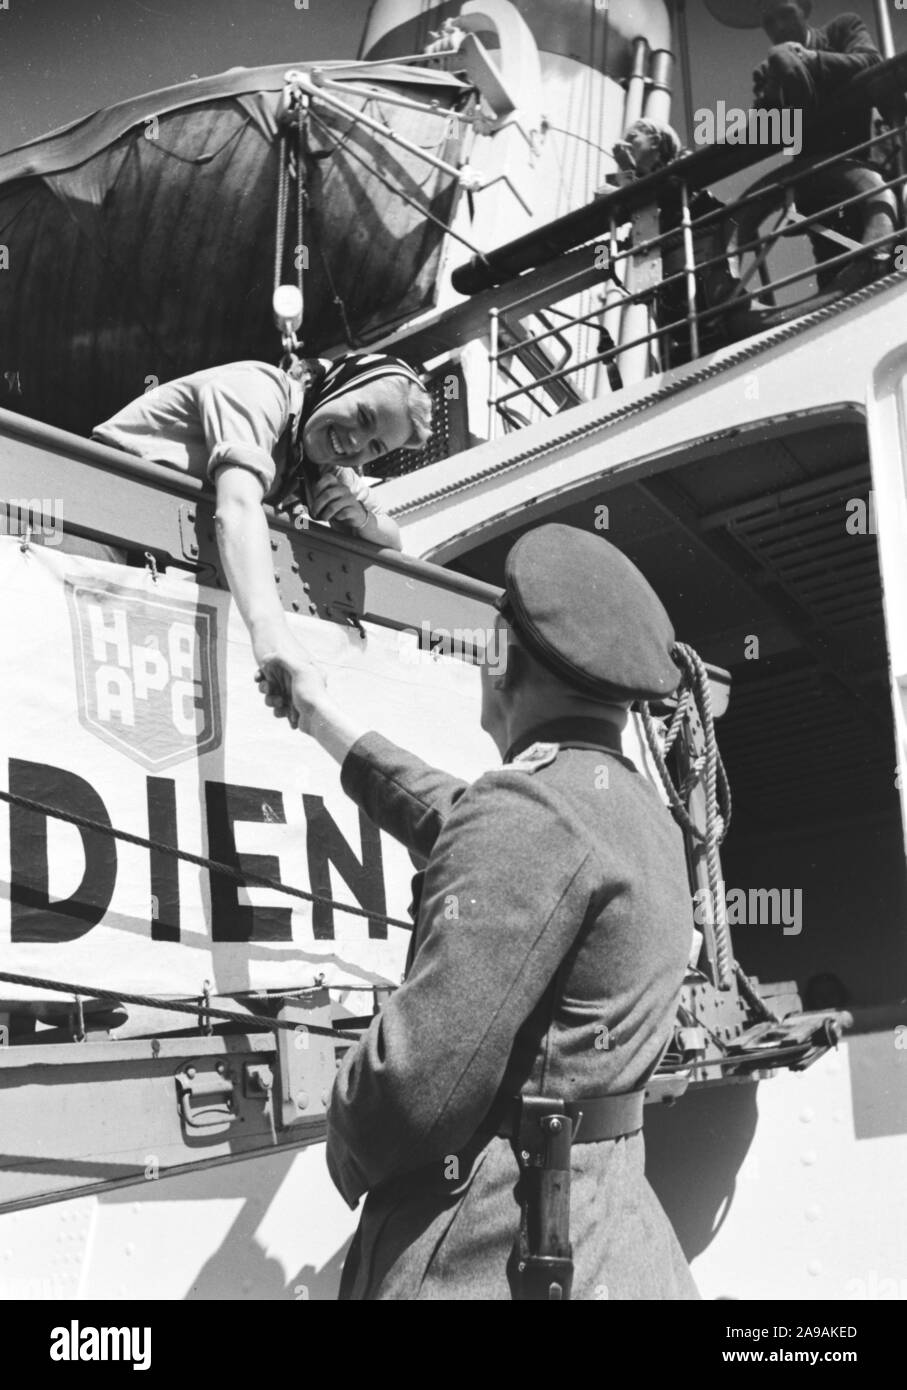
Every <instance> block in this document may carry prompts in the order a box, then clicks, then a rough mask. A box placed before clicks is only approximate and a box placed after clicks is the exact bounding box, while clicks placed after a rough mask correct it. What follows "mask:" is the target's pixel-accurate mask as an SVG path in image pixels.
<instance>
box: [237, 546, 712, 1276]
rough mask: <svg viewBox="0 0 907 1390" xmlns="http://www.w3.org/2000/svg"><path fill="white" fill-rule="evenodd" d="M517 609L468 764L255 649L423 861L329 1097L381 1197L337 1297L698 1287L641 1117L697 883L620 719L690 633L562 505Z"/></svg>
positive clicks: (355, 790) (265, 687) (508, 608)
mask: <svg viewBox="0 0 907 1390" xmlns="http://www.w3.org/2000/svg"><path fill="white" fill-rule="evenodd" d="M498 621H499V624H500V625H501V627H502V629H503V634H502V635H503V638H504V640H505V641H506V643H507V660H506V663H505V664H504V669H503V670H501V668H500V665H499V666H498V667H497V668H496V669H495V670H492V669H491V668H490V667H487V666H486V667H483V669H482V716H481V719H482V727H483V728H484V729H485V730H486V731H487V732H488V733H489V734H490V735H491V737H492V738H493V740H494V742H495V743H496V745H497V747H498V749H499V750H500V752H501V754H502V758H503V766H502V767H501V768H499V769H497V770H495V771H492V772H488V773H486V774H485V775H484V776H482V777H480V778H479V779H478V781H476V782H474V783H473V784H471V785H470V784H468V783H465V782H462V781H459V780H458V779H457V778H455V777H451V776H449V775H448V774H446V773H444V772H440V771H438V770H437V769H435V768H432V767H430V766H428V765H427V764H426V763H424V762H423V761H422V760H421V759H419V758H417V757H415V756H413V755H412V754H410V753H408V752H406V751H405V750H404V749H402V748H399V747H397V746H395V745H394V744H393V743H391V742H389V741H388V740H387V739H385V738H383V737H382V736H381V735H380V734H378V733H375V732H366V731H364V730H363V729H361V728H360V727H358V726H357V725H356V724H355V723H354V722H353V721H352V720H350V719H349V717H348V716H347V715H346V714H344V713H343V712H342V711H341V710H339V709H338V708H337V706H336V704H335V703H334V702H333V701H332V699H331V698H330V696H329V694H328V691H327V688H326V685H325V682H324V679H323V677H322V676H321V674H320V672H319V670H318V668H317V667H316V666H315V665H314V664H313V665H311V666H310V667H308V668H298V669H297V670H295V671H293V672H291V673H288V672H287V671H286V670H279V671H271V670H270V669H269V668H268V666H267V664H266V666H265V667H264V668H263V669H262V671H261V672H260V673H259V682H260V688H261V689H262V691H263V693H264V694H265V696H266V699H267V701H268V703H269V704H270V705H271V706H272V708H274V710H275V713H277V714H284V715H287V716H288V717H289V718H290V721H291V723H293V724H294V725H296V726H298V727H301V728H302V729H303V730H304V731H305V732H307V733H309V734H310V735H312V736H313V737H314V738H316V739H317V740H318V741H319V742H320V743H321V744H322V745H323V747H324V748H325V749H326V750H327V751H328V752H329V753H330V754H331V755H332V756H334V757H335V758H336V759H337V761H339V762H340V763H341V766H342V773H341V776H342V783H343V787H344V789H345V791H346V792H347V794H348V795H349V796H350V797H352V799H353V800H354V801H355V802H356V803H357V804H358V805H359V806H360V807H362V808H363V809H364V810H365V811H366V813H367V814H368V815H369V816H370V817H371V818H372V820H373V821H374V822H375V823H376V824H377V825H378V826H380V827H381V828H382V829H383V830H386V831H387V832H388V833H390V834H391V835H393V836H395V837H396V838H397V839H398V840H400V841H402V843H403V844H404V845H405V846H407V848H408V849H409V850H410V852H411V854H412V855H413V856H414V858H415V860H416V862H417V863H418V862H421V863H423V864H424V866H425V867H424V878H423V881H422V884H421V890H420V893H419V895H418V896H419V902H418V909H417V915H416V924H415V943H414V952H413V956H412V961H411V965H410V968H409V971H408V974H407V976H406V979H405V981H404V983H403V984H402V985H401V987H400V988H399V989H398V990H397V991H396V992H395V993H394V994H393V995H392V996H391V998H390V999H389V1001H388V1002H387V1003H386V1004H385V1006H384V1008H383V1009H382V1010H381V1012H380V1013H379V1014H378V1015H377V1016H376V1017H375V1019H374V1020H373V1022H372V1023H371V1026H370V1027H369V1028H368V1030H367V1031H366V1032H365V1034H364V1036H363V1037H362V1039H361V1041H360V1042H359V1043H358V1044H357V1045H355V1046H353V1047H352V1048H351V1049H350V1050H349V1052H348V1053H347V1054H346V1056H345V1058H344V1060H343V1063H342V1065H341V1067H340V1070H339V1073H338V1076H337V1080H336V1084H335V1086H334V1091H333V1096H332V1099H331V1105H330V1112H329V1120H328V1148H327V1157H328V1165H329V1169H330V1172H331V1176H332V1178H333V1180H334V1182H335V1184H336V1186H337V1188H338V1189H339V1191H340V1192H341V1194H342V1195H343V1197H344V1199H345V1200H346V1201H347V1202H348V1203H349V1205H350V1206H351V1207H356V1206H357V1205H358V1203H359V1202H360V1200H361V1199H362V1198H363V1197H364V1198H365V1203H364V1207H363V1210H362V1215H361V1220H360V1224H359V1229H358V1231H357V1234H356V1237H355V1240H354V1243H353V1247H352V1249H351V1251H350V1254H349V1256H348V1258H347V1261H346V1266H345V1269H344V1276H343V1283H342V1288H341V1295H340V1296H341V1298H346V1299H355V1300H360V1299H367V1300H379V1299H380V1300H383V1299H475V1300H508V1299H513V1298H516V1299H531V1300H558V1299H565V1298H569V1297H573V1298H578V1299H606V1298H608V1299H679V1298H696V1297H698V1295H697V1292H696V1289H695V1285H694V1284H693V1281H692V1278H691V1275H690V1271H689V1268H688V1266H687V1263H686V1260H685V1259H684V1256H683V1254H682V1252H681V1250H680V1247H679V1245H678V1242H677V1239H676V1237H675V1235H674V1232H673V1230H672V1229H671V1226H670V1224H669V1222H668V1219H667V1217H666V1216H665V1213H664V1211H663V1210H662V1208H661V1206H660V1205H659V1203H658V1200H657V1198H656V1197H655V1194H654V1193H653V1191H652V1189H651V1188H650V1186H649V1185H648V1183H647V1181H646V1178H645V1174H644V1171H643V1163H644V1148H643V1136H642V1097H643V1090H644V1087H645V1084H646V1082H647V1080H648V1078H649V1077H650V1076H651V1074H652V1072H653V1071H654V1069H655V1067H656V1066H657V1064H658V1061H659V1059H660V1057H661V1054H662V1052H663V1050H664V1047H665V1045H666V1043H667V1041H668V1038H669V1035H670V1031H671V1026H672V1023H673V1019H674V1014H675V1009H676V1004H677V996H678V992H679V988H680V984H681V981H682V978H683V974H684V968H685V964H686V961H687V956H688V952H689V947H690V938H691V907H690V890H689V886H688V881H687V874H686V866H685V858H684V850H683V843H682V837H681V833H680V831H679V830H678V828H677V826H676V825H675V823H674V821H673V819H672V817H671V815H670V813H669V812H668V810H667V809H666V808H665V807H664V805H663V804H662V802H661V800H660V798H659V796H658V795H657V794H656V792H655V790H654V788H653V787H652V786H651V785H650V783H649V782H648V781H647V780H646V779H645V778H644V777H642V776H641V775H640V774H639V773H638V772H637V770H636V768H635V766H634V765H633V763H632V762H631V761H630V760H629V759H627V758H625V757H624V756H623V755H622V753H621V738H620V734H621V729H622V727H623V726H624V725H625V723H626V720H627V717H628V716H627V711H628V708H629V705H630V704H631V703H632V702H633V701H634V700H637V699H645V698H653V697H656V696H661V695H665V694H668V693H670V692H671V691H672V690H673V689H674V688H675V687H676V685H677V683H678V681H679V672H678V670H677V667H676V666H675V665H674V663H673V661H672V659H671V649H672V646H673V641H674V634H673V631H672V628H671V624H670V622H669V619H668V616H667V614H666V613H665V611H664V609H663V607H662V605H661V603H660V602H659V600H658V598H657V597H656V595H655V593H654V592H653V590H652V589H651V588H650V586H649V584H648V583H647V581H646V580H645V579H644V578H643V576H642V574H640V572H639V571H638V570H637V569H636V567H635V566H634V565H632V564H631V563H630V561H629V560H627V559H626V557H625V556H623V555H622V554H621V553H620V551H618V550H617V549H616V548H615V547H614V546H612V545H611V544H610V543H609V542H607V541H605V540H604V539H602V538H601V537H599V536H598V535H594V534H591V533H587V532H583V531H580V530H577V529H575V528H573V527H569V526H563V525H545V526H541V527H539V528H537V529H536V530H533V531H531V532H529V533H527V534H526V535H524V536H523V537H521V538H520V540H518V541H517V542H516V544H515V545H514V546H513V547H512V549H511V551H510V553H509V556H508V559H507V565H506V587H505V596H504V599H503V600H502V603H501V613H500V616H499V619H498ZM287 689H291V690H292V699H293V706H292V708H290V707H288V706H287V705H286V704H284V703H283V701H284V698H285V697H284V695H283V692H284V691H286V690H287ZM571 1141H572V1143H571ZM571 1187H572V1192H571ZM568 1212H569V1229H568Z"/></svg>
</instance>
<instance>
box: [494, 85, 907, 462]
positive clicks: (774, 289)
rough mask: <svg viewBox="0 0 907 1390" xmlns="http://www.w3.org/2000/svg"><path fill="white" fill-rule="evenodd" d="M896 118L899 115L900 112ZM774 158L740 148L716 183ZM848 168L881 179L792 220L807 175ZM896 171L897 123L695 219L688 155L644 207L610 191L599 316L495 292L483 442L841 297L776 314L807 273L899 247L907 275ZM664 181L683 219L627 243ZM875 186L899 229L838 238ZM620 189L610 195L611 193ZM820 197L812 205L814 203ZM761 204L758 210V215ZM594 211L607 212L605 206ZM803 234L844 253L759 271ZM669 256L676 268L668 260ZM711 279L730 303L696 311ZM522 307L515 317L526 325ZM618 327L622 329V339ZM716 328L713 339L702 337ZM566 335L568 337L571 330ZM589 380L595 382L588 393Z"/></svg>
mask: <svg viewBox="0 0 907 1390" xmlns="http://www.w3.org/2000/svg"><path fill="white" fill-rule="evenodd" d="M897 67H898V70H900V69H901V67H903V61H899V62H898V64H897ZM900 114H903V107H902V108H901V111H900V112H899V115H900ZM780 152H781V151H780V147H778V146H772V147H763V148H762V150H761V151H760V152H754V150H753V148H752V147H741V155H742V157H741V158H740V160H739V164H738V167H737V168H736V169H735V168H734V162H735V161H734V160H733V156H731V158H730V160H729V159H728V157H727V155H726V154H725V153H724V152H722V166H723V167H721V171H720V175H719V179H720V180H723V179H726V178H728V177H730V176H732V175H734V174H737V175H739V173H740V172H741V171H742V170H744V169H746V168H749V167H751V166H753V165H754V164H757V163H758V162H760V161H766V160H768V159H771V158H776V157H777V156H778V154H779V153H780ZM754 155H755V157H754ZM880 156H881V158H880ZM845 161H854V162H856V163H857V164H860V165H863V166H864V167H869V168H871V169H873V170H874V171H875V172H876V174H878V175H879V179H878V182H876V183H874V184H873V186H872V187H870V188H867V189H865V190H862V191H859V192H857V193H855V194H852V195H850V196H845V197H840V198H838V199H837V200H835V201H828V202H824V200H823V203H824V205H823V206H822V207H821V208H820V209H818V210H817V211H814V212H811V213H809V214H808V215H803V214H801V213H799V212H798V211H797V209H796V197H797V190H798V189H799V188H801V187H802V186H803V185H804V184H807V183H808V182H809V181H810V180H813V179H815V178H816V176H817V174H819V173H822V172H825V171H828V170H834V169H835V168H837V167H840V166H843V165H844V163H845ZM697 165H698V166H699V167H698V168H697V167H696V166H697ZM905 169H907V121H905V122H903V123H900V124H894V123H890V124H888V125H886V127H885V128H884V129H883V130H882V131H881V133H878V134H876V135H874V136H872V137H871V138H869V139H867V140H864V141H861V142H860V143H858V144H856V145H854V146H852V147H850V148H848V149H846V150H842V151H837V152H835V153H834V154H833V155H830V156H828V157H826V158H823V159H810V160H808V161H807V160H805V159H801V160H798V161H796V163H795V164H794V167H792V168H790V169H788V170H785V169H784V168H783V167H782V168H779V169H776V170H773V171H771V172H770V173H769V175H768V176H765V177H763V178H761V179H759V180H758V181H757V183H756V184H755V185H754V186H753V187H751V188H750V189H748V190H747V191H746V192H745V193H743V194H741V195H739V196H736V197H733V198H731V199H729V200H728V201H727V202H722V204H721V205H720V206H718V207H715V208H712V209H710V210H708V211H706V212H705V213H703V214H702V215H700V216H693V215H692V214H691V206H692V205H693V203H694V200H695V196H696V194H697V193H698V192H700V191H702V190H703V189H704V188H705V186H706V181H708V182H712V180H707V177H706V178H704V177H703V171H702V161H701V159H700V158H699V156H697V155H693V156H690V157H688V158H686V159H684V160H681V161H678V163H677V165H675V166H669V167H668V169H666V170H664V171H662V172H661V174H660V175H656V176H650V178H648V179H647V180H645V183H646V184H647V185H649V186H650V191H648V197H647V199H646V200H645V202H642V203H641V202H640V201H639V200H638V199H634V200H633V201H634V203H635V206H633V207H632V208H630V207H628V206H627V205H626V200H625V199H621V197H620V196H615V195H613V194H612V195H609V196H608V197H607V198H605V199H603V200H602V201H603V202H607V203H610V202H612V201H613V202H614V203H615V204H616V206H615V209H614V211H613V212H610V215H607V214H606V217H605V218H603V219H602V222H603V224H604V225H606V226H607V233H606V236H605V237H604V238H602V236H601V235H599V237H598V239H597V240H595V241H594V242H589V243H588V244H587V247H586V249H587V250H588V253H589V255H590V257H591V256H593V255H599V256H601V255H602V252H603V250H605V251H606V252H607V256H606V258H605V257H603V259H602V265H603V273H602V283H603V284H604V286H605V293H604V295H601V285H599V295H600V298H601V299H602V300H603V302H602V304H601V307H599V308H596V307H595V306H594V304H593V305H592V306H591V307H590V301H589V296H588V292H586V293H585V294H584V295H583V296H582V298H581V299H580V300H579V301H578V300H577V297H576V296H575V295H574V297H573V299H572V303H571V301H570V300H569V299H568V300H567V301H565V300H564V299H563V297H562V296H561V297H560V298H559V299H553V300H552V302H551V303H547V304H545V305H544V306H543V309H540V307H539V304H538V293H537V291H535V290H533V287H532V281H533V273H532V272H531V271H530V272H529V273H528V274H526V275H521V276H519V277H518V279H517V280H516V281H513V280H512V281H511V283H510V292H509V293H508V294H507V295H502V296H501V299H502V302H503V304H504V307H498V306H494V307H491V308H490V310H489V312H488V345H489V380H488V434H489V437H491V438H494V437H495V435H496V433H497V431H498V428H499V423H500V422H503V424H504V427H505V428H506V429H508V430H510V429H514V428H519V427H521V426H522V425H525V424H529V423H531V422H532V421H533V420H534V419H538V418H539V417H540V416H542V415H551V414H555V413H558V412H559V411H561V410H564V409H567V408H569V406H570V405H572V404H575V403H577V402H579V401H582V400H586V399H590V398H591V397H592V396H593V395H596V394H600V393H601V391H602V390H603V389H604V390H608V389H610V390H615V389H620V388H621V387H622V386H623V385H629V384H631V383H632V382H634V381H638V380H641V379H644V378H646V377H649V376H652V375H654V374H657V373H660V372H662V371H664V370H666V369H669V368H671V367H673V366H678V365H683V364H684V363H686V362H688V361H690V360H694V359H696V358H699V357H701V356H702V355H704V353H706V352H711V351H713V350H714V348H715V347H716V346H726V345H727V344H728V343H730V342H739V341H742V340H743V339H745V338H748V337H752V336H754V335H755V334H757V333H760V332H762V331H764V330H765V329H768V328H771V327H774V326H776V325H777V323H779V322H788V321H790V320H791V319H792V318H795V317H798V316H800V315H802V314H806V313H809V312H810V310H811V309H813V308H816V307H818V306H819V305H821V304H824V303H827V302H828V301H829V299H830V298H835V297H837V294H838V291H836V290H835V288H834V286H832V287H831V288H830V289H825V290H822V289H817V288H815V287H812V288H811V289H810V293H809V294H808V296H807V297H805V298H801V299H799V300H796V301H795V302H793V303H790V302H788V303H786V304H781V305H780V306H779V303H778V298H777V296H778V294H779V292H789V291H790V290H791V288H792V287H794V286H797V285H800V284H803V282H805V281H810V280H812V279H813V278H814V277H816V276H817V274H820V275H821V278H822V281H823V282H826V281H827V277H829V276H830V275H833V274H834V275H836V274H837V273H838V272H840V271H841V270H843V269H844V268H845V267H846V266H848V265H850V264H852V263H855V262H857V261H865V260H866V259H867V258H869V257H871V256H872V254H873V252H878V251H884V250H887V251H888V252H889V253H890V252H892V251H893V250H895V248H896V247H897V245H898V243H901V244H902V246H903V249H904V256H905V266H904V267H900V266H898V267H897V268H899V269H901V268H907V232H905V223H907V209H905V192H907V190H905V184H907V173H905V172H904V170H905ZM714 181H715V182H717V181H719V180H714ZM641 182H642V181H641ZM668 184H673V196H674V197H675V199H676V204H677V205H679V210H680V216H679V220H678V221H675V222H674V223H673V224H672V225H671V226H670V227H668V228H667V229H666V230H660V231H658V232H657V234H655V235H651V236H642V237H639V238H635V237H634V235H633V233H634V231H636V229H638V228H639V227H640V226H644V225H645V224H646V222H647V221H648V222H649V224H650V225H654V226H658V225H659V223H658V210H659V206H660V205H661V202H662V199H663V197H664V194H665V192H666V188H667V185H668ZM884 190H890V192H891V193H892V194H893V195H894V201H895V207H896V209H897V213H896V218H895V225H894V226H893V228H892V230H891V231H890V232H887V233H886V234H884V235H881V236H878V237H875V238H873V239H872V240H870V241H866V242H863V241H862V240H857V239H856V237H855V236H853V235H850V234H846V233H844V232H842V231H840V230H839V229H838V228H836V226H835V222H836V221H837V219H838V218H839V217H840V215H841V214H845V215H847V214H848V213H852V210H853V209H858V208H859V207H860V206H861V205H863V204H867V203H869V202H873V201H875V202H877V201H878V200H879V198H880V196H881V195H882V193H883V191H884ZM626 191H627V190H617V194H618V195H620V194H623V193H625V192H626ZM642 191H643V190H641V189H640V192H642ZM816 201H817V199H816V197H815V196H814V197H813V199H812V202H813V206H815V203H816ZM760 208H762V209H764V212H763V213H762V215H761V216H760V215H759V213H760ZM602 211H603V212H606V210H605V209H604V208H603V209H602ZM773 214H780V217H779V220H778V222H777V223H776V224H775V225H774V226H772V227H771V228H770V229H768V230H767V231H764V232H762V231H759V225H760V223H761V222H763V221H765V220H766V218H768V217H771V216H772V215H773ZM628 221H629V222H630V229H629V232H628V230H627V224H628ZM748 223H749V224H750V228H751V230H755V232H756V234H755V235H747V236H746V237H745V239H741V238H740V229H741V228H746V227H747V224H748ZM808 234H811V235H812V236H815V237H816V238H817V239H819V238H821V240H823V241H824V242H825V243H826V244H828V243H831V244H832V245H839V246H842V247H843V249H842V250H841V251H839V252H837V254H834V255H828V256H826V257H825V258H824V259H822V260H821V261H818V262H817V261H816V260H815V259H813V257H812V256H811V255H808V256H807V257H805V261H806V263H805V264H801V265H794V266H793V268H790V267H789V266H784V267H781V269H780V273H776V274H775V275H774V276H773V275H772V273H771V271H770V269H769V267H768V265H767V260H768V257H769V255H770V254H771V252H772V250H773V248H774V247H776V246H777V245H779V244H780V243H786V244H789V241H790V238H791V237H797V238H800V237H805V236H807V235H808ZM708 235H710V237H711V241H712V246H711V248H709V250H707V251H706V253H705V254H703V253H702V247H701V245H700V246H697V242H702V241H705V240H707V239H708ZM716 242H717V244H718V250H717V251H716V250H715V243H716ZM749 256H752V258H753V260H752V263H751V264H749V265H747V266H746V267H744V261H745V258H747V257H749ZM669 257H670V261H671V262H672V264H669ZM889 259H890V257H889ZM735 262H736V273H735V264H734V263H735ZM673 266H676V267H677V268H676V269H675V268H673ZM710 271H711V272H717V273H725V277H726V283H727V285H728V286H729V287H730V293H729V294H727V295H726V296H725V297H724V298H722V299H721V300H720V301H719V302H717V303H708V302H704V290H703V277H704V275H705V274H707V273H708V272H710ZM757 276H758V282H759V283H758V287H757V294H758V297H759V301H760V302H759V303H758V306H757V307H755V308H751V307H749V306H750V305H751V302H752V301H751V295H750V292H749V291H748V288H747V287H748V285H749V284H750V282H751V281H752V280H753V279H754V278H755V277H757ZM521 285H523V286H525V287H526V293H525V294H524V295H523V296H519V295H517V297H513V290H514V289H515V288H516V289H519V288H520V287H521ZM845 292H847V291H846V290H845V289H841V290H840V294H844V293H845ZM553 293H555V294H556V293H558V292H557V291H556V290H555V291H553ZM672 293H673V294H674V295H676V299H677V300H679V301H680V304H678V306H677V310H676V311H675V316H673V317H668V315H667V313H666V304H667V303H668V301H669V299H670V297H671V295H672ZM675 302H676V300H675ZM559 304H560V305H561V307H558V305H559ZM632 306H635V307H636V312H635V313H629V312H628V310H630V309H631V307H632ZM681 306H682V307H681ZM521 308H522V309H523V310H524V317H523V318H522V319H521V312H520V311H521ZM542 315H544V317H542ZM554 318H556V319H557V322H556V323H554V322H553V319H554ZM531 319H535V320H536V322H537V323H539V324H540V325H541V326H540V327H539V328H538V331H531V329H530V328H528V327H527V324H528V322H529V321H530V320H531ZM618 321H620V323H621V324H622V326H623V331H622V332H620V331H617V332H615V331H614V326H615V324H616V323H617V322H618ZM628 325H629V327H630V331H627V328H628ZM643 325H645V326H643ZM713 326H714V330H716V331H710V330H712V329H713ZM583 328H585V330H586V344H587V346H586V350H585V351H583V350H582V343H583V338H582V333H581V331H578V330H582V329H583ZM571 330H574V331H573V332H572V333H571ZM603 330H606V336H605V338H604V339H601V338H600V340H599V344H598V347H599V350H597V351H594V352H590V351H588V335H589V332H590V331H598V332H599V334H601V333H602V331H603ZM716 337H717V339H718V341H717V342H716V341H715V339H716ZM554 345H557V347H558V349H559V360H555V359H554V358H553V356H552V355H551V352H550V349H551V347H552V346H554ZM565 345H566V350H565ZM634 354H635V355H636V356H635V361H634ZM602 369H604V371H605V372H607V373H608V374H609V376H610V380H609V384H608V386H607V387H603V386H602V375H601V374H602ZM609 369H610V370H609ZM618 373H620V374H621V375H620V376H618V375H617V374H618ZM593 374H594V375H593ZM502 378H505V379H506V380H505V381H502ZM590 378H591V379H592V380H593V383H594V384H593V386H592V387H591V388H590ZM502 386H503V387H504V389H501V388H502ZM571 386H572V387H573V389H572V390H571V391H569V392H566V393H565V388H569V387H571Z"/></svg>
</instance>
